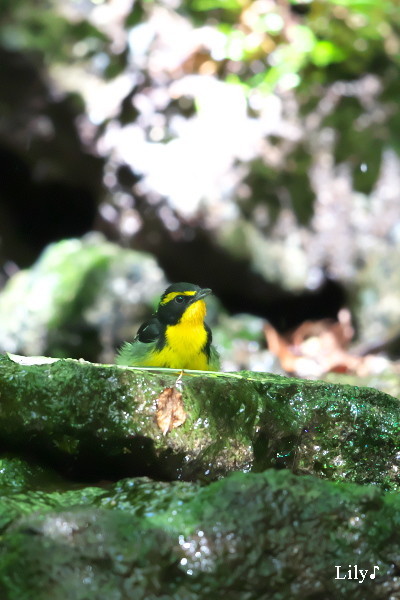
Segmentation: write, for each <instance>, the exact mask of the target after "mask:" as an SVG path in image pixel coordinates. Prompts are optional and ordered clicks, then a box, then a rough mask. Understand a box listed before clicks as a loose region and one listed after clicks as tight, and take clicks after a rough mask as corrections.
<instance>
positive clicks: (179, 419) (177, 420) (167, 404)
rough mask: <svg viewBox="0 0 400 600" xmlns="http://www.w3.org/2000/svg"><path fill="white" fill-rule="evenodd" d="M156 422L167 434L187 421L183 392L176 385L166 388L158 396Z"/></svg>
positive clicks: (164, 433)
mask: <svg viewBox="0 0 400 600" xmlns="http://www.w3.org/2000/svg"><path fill="white" fill-rule="evenodd" d="M156 402H157V410H156V422H157V425H158V427H159V428H160V429H161V431H162V432H163V435H166V434H167V433H169V432H170V431H172V430H173V429H175V428H176V427H179V426H180V425H182V424H183V423H184V422H185V421H186V417H187V414H186V412H185V407H184V406H183V400H182V394H181V392H179V391H178V390H177V389H176V388H175V387H173V388H171V387H168V388H165V389H164V390H163V391H162V392H161V394H160V395H159V397H158V398H157V401H156Z"/></svg>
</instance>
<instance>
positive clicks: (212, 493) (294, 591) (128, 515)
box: [0, 469, 400, 600]
mask: <svg viewBox="0 0 400 600" xmlns="http://www.w3.org/2000/svg"><path fill="white" fill-rule="evenodd" d="M37 494H38V493H37V492H33V495H32V497H31V499H30V508H31V514H28V515H25V516H22V517H21V518H20V519H17V520H16V521H15V522H14V523H13V524H12V525H10V526H9V527H8V528H7V529H6V530H5V531H3V534H2V537H1V546H0V597H1V598H5V599H7V600H31V599H32V598H35V600H47V599H48V598H52V600H110V599H112V600H131V599H132V598H135V600H153V599H154V600H155V599H156V598H163V599H164V600H203V599H204V598H207V597H209V598H223V597H225V598H229V600H243V599H245V600H267V599H268V600H286V599H287V600H289V599H290V600H296V599H298V600H304V599H306V598H308V599H311V598H321V599H328V598H335V599H339V600H347V599H348V598H352V600H365V598H371V599H382V600H383V599H385V600H387V599H388V598H396V597H397V595H396V594H397V593H398V582H397V579H398V577H397V576H396V573H397V567H396V566H395V563H396V561H397V559H396V557H397V556H398V555H399V551H400V544H399V542H398V540H397V538H396V536H394V535H393V532H394V531H396V530H397V529H398V526H399V519H400V517H399V515H400V499H399V497H398V495H397V494H395V493H387V494H384V493H383V492H382V491H381V490H379V489H378V488H377V487H372V486H366V487H362V486H357V485H354V484H343V483H332V482H327V481H322V480H319V479H318V478H316V477H309V476H303V477H300V476H295V475H293V474H292V473H290V472H289V471H287V470H286V471H276V470H272V469H271V470H267V471H265V472H264V473H247V474H245V473H235V474H233V475H231V476H228V477H227V478H225V479H223V480H222V481H218V482H214V483H211V484H210V485H208V486H205V487H199V485H198V484H194V483H188V482H174V483H167V482H164V483H161V482H153V481H149V480H146V479H136V480H124V481H121V482H119V483H117V484H114V485H111V486H109V488H108V489H107V490H104V489H101V488H97V489H96V488H89V489H83V490H80V491H75V492H65V493H64V496H65V497H64V499H63V498H62V496H63V495H62V494H61V495H60V494H59V495H58V496H57V497H56V496H55V494H54V493H53V494H48V496H47V502H48V506H47V508H46V509H43V498H42V503H41V505H40V509H39V510H37V507H38V504H37V502H36V500H37ZM44 500H46V497H45V498H44ZM57 501H58V506H57ZM1 502H2V501H1V500H0V505H1ZM26 502H28V499H26ZM67 503H70V507H69V508H68V509H66V508H65V505H66V504H67ZM35 509H36V510H35ZM349 565H352V569H351V574H352V579H350V578H349V577H348V570H349ZM354 565H357V570H358V574H359V579H358V580H356V579H354V577H353V575H354ZM338 567H339V571H338ZM374 567H375V569H374ZM360 569H363V571H364V573H365V570H368V572H367V573H366V577H364V579H363V581H361V574H360ZM338 575H339V577H340V578H339V577H338ZM371 575H375V577H373V578H371Z"/></svg>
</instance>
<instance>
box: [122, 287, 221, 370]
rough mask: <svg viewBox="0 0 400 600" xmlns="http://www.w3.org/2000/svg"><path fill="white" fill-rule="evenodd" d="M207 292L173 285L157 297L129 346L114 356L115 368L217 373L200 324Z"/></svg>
mask: <svg viewBox="0 0 400 600" xmlns="http://www.w3.org/2000/svg"><path fill="white" fill-rule="evenodd" d="M209 294H211V290H210V289H208V288H200V287H199V286H198V285H194V284H193V283H184V282H181V283H173V284H172V285H170V286H169V287H168V288H167V289H166V290H165V292H164V293H163V295H162V296H161V300H160V303H159V305H158V308H157V311H156V312H155V314H154V315H153V317H152V318H151V319H149V320H148V321H146V322H145V323H143V324H142V325H141V326H140V328H139V330H138V332H137V334H136V337H135V338H134V340H133V342H132V343H129V342H126V343H125V344H124V345H123V346H122V348H121V349H120V351H119V353H118V356H117V360H116V362H117V364H118V365H127V366H135V367H169V368H171V369H194V370H201V371H218V370H219V356H218V352H217V350H216V349H215V348H214V346H213V345H212V344H211V342H212V334H211V329H210V328H209V327H208V325H206V323H205V322H204V318H205V316H206V311H207V308H206V303H205V302H204V298H205V297H206V296H208V295H209Z"/></svg>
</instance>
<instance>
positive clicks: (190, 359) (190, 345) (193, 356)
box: [151, 300, 208, 371]
mask: <svg viewBox="0 0 400 600" xmlns="http://www.w3.org/2000/svg"><path fill="white" fill-rule="evenodd" d="M206 311H207V309H206V303H205V302H204V300H198V301H197V302H194V303H193V304H191V305H190V306H188V308H187V309H186V310H185V312H184V313H183V315H182V317H181V320H180V321H179V323H177V324H176V325H168V326H167V328H166V331H165V337H166V344H165V346H164V348H162V350H160V351H155V352H153V355H152V357H151V366H160V365H165V364H168V365H169V366H170V367H171V368H176V367H177V366H178V368H182V369H199V370H203V371H206V370H207V368H208V361H207V356H206V354H205V353H204V347H205V345H206V342H207V331H206V330H205V327H204V317H205V316H206Z"/></svg>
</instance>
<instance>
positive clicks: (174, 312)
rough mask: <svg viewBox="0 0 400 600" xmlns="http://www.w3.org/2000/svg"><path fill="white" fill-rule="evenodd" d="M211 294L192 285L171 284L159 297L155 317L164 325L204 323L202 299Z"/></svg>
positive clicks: (204, 311)
mask: <svg viewBox="0 0 400 600" xmlns="http://www.w3.org/2000/svg"><path fill="white" fill-rule="evenodd" d="M211 292H212V290H210V289H209V288H201V287H199V286H198V285H194V284H193V283H185V282H181V283H173V284H172V285H170V286H169V287H168V288H167V289H166V290H165V292H164V293H163V295H162V296H161V300H160V303H159V305H158V308H157V313H156V315H157V317H158V318H159V319H160V321H161V322H162V323H165V324H166V325H176V324H177V323H182V322H183V321H186V322H188V323H189V322H190V323H192V322H193V324H196V323H200V322H202V321H204V317H205V316H206V311H207V308H206V303H205V302H204V298H205V297H206V296H208V295H209V294H211Z"/></svg>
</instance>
